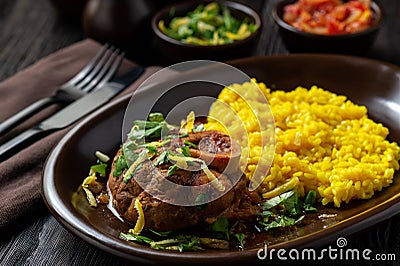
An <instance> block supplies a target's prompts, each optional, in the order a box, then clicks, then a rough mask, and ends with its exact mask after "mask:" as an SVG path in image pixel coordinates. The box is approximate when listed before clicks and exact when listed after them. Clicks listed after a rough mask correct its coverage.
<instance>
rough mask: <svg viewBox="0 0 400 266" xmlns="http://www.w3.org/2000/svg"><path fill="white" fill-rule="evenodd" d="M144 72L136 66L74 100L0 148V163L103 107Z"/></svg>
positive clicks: (140, 67)
mask: <svg viewBox="0 0 400 266" xmlns="http://www.w3.org/2000/svg"><path fill="white" fill-rule="evenodd" d="M143 72H144V67H142V66H136V67H135V68H134V69H132V70H130V71H128V72H127V73H126V74H124V75H122V76H120V77H116V78H114V79H113V80H111V81H110V82H108V83H106V84H105V85H104V87H103V88H101V89H99V90H96V91H94V92H92V93H89V94H88V95H85V96H84V97H82V98H80V99H78V100H76V101H75V102H73V103H71V104H70V105H68V106H67V107H65V108H63V109H62V110H60V111H58V112H57V113H55V114H54V115H52V116H50V117H49V118H47V119H45V120H43V121H42V122H41V123H39V124H38V125H37V126H35V127H33V128H30V129H28V130H26V131H24V132H22V133H21V134H19V135H17V136H16V137H14V138H12V139H10V140H9V141H8V142H6V143H4V144H2V145H1V146H0V162H1V161H4V160H5V159H7V158H8V157H10V156H11V155H13V154H15V153H16V152H18V151H20V150H21V149H23V148H24V147H27V146H28V145H30V144H32V143H33V142H35V141H37V140H38V139H40V138H42V137H44V136H46V135H48V134H50V133H51V132H54V131H56V130H59V129H63V128H65V127H67V126H69V125H71V124H73V123H74V122H76V121H78V120H79V119H80V118H82V117H84V116H86V115H88V114H89V113H91V112H92V111H94V110H96V109H97V108H99V107H101V106H103V105H104V104H105V103H107V102H108V101H109V100H111V99H112V98H113V97H114V96H116V95H117V94H118V93H119V92H121V91H122V90H124V89H125V88H126V87H128V86H129V85H130V84H132V83H133V82H134V81H135V80H137V79H138V78H139V77H140V76H141V75H142V73H143Z"/></svg>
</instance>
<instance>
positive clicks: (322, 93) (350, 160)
mask: <svg viewBox="0 0 400 266" xmlns="http://www.w3.org/2000/svg"><path fill="white" fill-rule="evenodd" d="M254 82H256V81H255V80H253V82H247V83H244V84H233V85H232V86H230V87H229V88H228V87H227V88H224V89H223V90H222V91H221V93H220V95H219V97H218V99H219V100H220V101H221V102H223V103H225V104H226V105H229V106H230V108H231V109H233V110H234V112H233V113H235V115H231V114H227V112H225V111H222V109H221V108H220V107H221V105H220V104H217V102H216V103H215V104H213V106H212V107H211V109H210V116H211V117H221V116H223V117H224V120H223V122H221V121H219V122H216V121H213V120H211V121H210V122H208V123H207V125H206V128H207V129H216V130H223V131H227V128H228V129H229V130H228V131H229V134H232V132H234V131H235V124H237V123H238V121H240V120H241V121H243V125H244V127H245V129H246V131H247V136H245V137H239V138H238V139H237V141H238V142H239V144H241V146H242V153H244V154H245V155H246V156H248V157H246V156H244V157H243V158H245V161H242V164H244V167H243V169H244V173H245V174H246V176H247V177H248V178H249V179H251V178H252V177H253V174H254V171H255V169H256V167H257V166H258V165H262V164H268V162H269V161H270V164H271V168H270V169H269V171H267V172H266V173H265V174H266V176H264V177H263V182H262V183H261V186H260V187H259V188H258V189H259V192H260V193H261V194H262V196H263V197H264V198H271V197H274V196H276V195H278V194H280V193H282V192H284V191H286V190H290V189H295V190H296V191H297V192H298V193H299V194H300V195H303V196H304V195H305V193H307V192H308V191H309V190H316V191H317V192H318V196H319V200H320V201H321V202H322V204H324V205H326V204H329V203H333V204H334V206H336V207H340V205H341V204H342V203H343V202H346V203H348V202H349V201H350V200H352V199H368V198H370V197H372V196H373V195H374V192H375V191H380V190H381V189H382V188H383V187H386V186H389V185H390V184H391V183H392V182H393V177H394V173H395V171H397V170H398V169H399V160H400V148H399V146H398V145H397V144H396V143H394V142H389V141H388V140H386V137H387V135H388V133H389V131H388V129H387V128H386V127H384V126H383V125H382V124H380V123H375V122H374V121H372V120H371V119H369V118H368V115H367V108H366V107H364V106H359V105H356V104H354V103H353V102H351V101H350V100H348V99H347V98H346V97H345V96H342V95H336V94H334V93H332V92H329V91H327V90H324V89H322V88H318V87H316V86H313V87H311V88H309V89H308V88H302V87H298V88H296V89H295V90H293V91H290V92H284V91H279V90H277V91H271V90H270V89H269V88H267V87H266V85H265V84H264V83H257V84H258V86H259V88H260V89H261V92H262V94H263V97H265V98H266V99H267V100H268V102H269V105H270V110H271V111H272V114H273V118H274V120H275V127H274V128H272V129H271V128H265V129H260V128H262V127H260V123H263V122H262V119H260V118H258V120H257V119H256V113H257V112H258V113H257V115H258V116H259V117H264V116H268V112H265V114H263V113H262V111H261V112H260V111H255V112H253V111H252V110H254V108H253V106H256V105H257V104H258V105H259V104H260V102H261V103H262V102H263V99H261V98H260V97H259V96H257V97H258V98H260V99H257V97H253V98H251V97H250V99H248V98H246V95H250V94H251V91H252V90H253V89H252V86H254V84H255V83H254ZM253 88H254V87H253ZM237 92H243V94H241V96H242V97H240V96H239V95H238V93H237ZM257 101H259V102H257ZM265 105H266V104H265ZM264 109H268V106H267V107H265V108H264ZM257 110H260V109H257ZM222 112H223V113H222ZM229 116H231V117H229ZM235 116H236V117H235ZM264 118H265V119H266V121H267V120H268V118H267V117H264ZM258 121H261V122H258ZM221 123H222V124H223V125H224V126H221ZM263 130H265V131H268V130H273V131H274V132H275V135H274V138H275V139H274V141H276V143H274V144H276V145H271V142H268V141H267V142H262V141H261V137H260V136H261V135H262V133H263V132H262V131H263ZM240 142H242V143H240ZM273 146H275V153H274V154H273V156H272V157H271V156H269V154H270V153H264V154H265V155H262V151H263V150H266V149H270V150H271V149H273ZM243 147H244V148H243ZM270 157H271V158H270ZM259 163H260V164H259Z"/></svg>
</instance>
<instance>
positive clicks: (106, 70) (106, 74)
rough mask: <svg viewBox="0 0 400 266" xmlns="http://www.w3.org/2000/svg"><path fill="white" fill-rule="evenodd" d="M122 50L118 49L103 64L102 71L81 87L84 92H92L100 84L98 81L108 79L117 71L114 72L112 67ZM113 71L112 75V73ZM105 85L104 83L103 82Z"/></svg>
mask: <svg viewBox="0 0 400 266" xmlns="http://www.w3.org/2000/svg"><path fill="white" fill-rule="evenodd" d="M119 52H120V50H119V49H116V50H115V51H114V52H113V53H112V54H111V55H110V56H109V58H108V60H107V62H106V63H105V64H104V65H103V66H102V68H101V69H100V71H99V72H98V74H97V75H96V76H94V77H92V80H91V81H90V82H89V83H88V84H86V85H84V86H83V87H81V89H82V90H83V91H84V92H90V91H91V90H92V89H93V88H94V87H95V86H98V83H99V82H100V81H102V80H104V81H106V82H107V81H108V80H109V79H110V78H111V77H112V75H113V74H114V73H115V71H116V70H115V71H114V73H112V69H111V71H110V68H111V66H112V64H113V63H114V60H115V58H116V57H117V56H118V54H119ZM110 73H111V75H110ZM102 85H103V84H102Z"/></svg>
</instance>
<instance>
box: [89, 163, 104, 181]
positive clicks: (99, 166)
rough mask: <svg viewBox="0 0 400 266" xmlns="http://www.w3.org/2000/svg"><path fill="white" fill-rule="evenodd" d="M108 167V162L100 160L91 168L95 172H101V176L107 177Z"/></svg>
mask: <svg viewBox="0 0 400 266" xmlns="http://www.w3.org/2000/svg"><path fill="white" fill-rule="evenodd" d="M106 168H107V164H106V163H103V162H101V161H100V162H99V163H98V164H95V165H92V166H91V167H90V169H91V170H92V171H93V172H96V173H99V174H100V175H101V176H103V177H105V176H106Z"/></svg>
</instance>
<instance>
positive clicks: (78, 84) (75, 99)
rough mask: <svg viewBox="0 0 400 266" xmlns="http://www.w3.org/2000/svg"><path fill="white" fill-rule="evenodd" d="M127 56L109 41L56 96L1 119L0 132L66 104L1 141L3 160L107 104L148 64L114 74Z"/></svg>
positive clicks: (0, 156) (136, 77) (0, 159)
mask: <svg viewBox="0 0 400 266" xmlns="http://www.w3.org/2000/svg"><path fill="white" fill-rule="evenodd" d="M123 59H124V53H123V52H121V51H120V50H119V49H116V48H115V47H113V46H110V45H109V44H105V45H104V46H103V47H102V49H101V50H100V51H99V52H98V53H97V54H96V55H95V57H94V58H93V59H92V60H91V61H90V62H89V63H88V64H87V65H86V66H85V67H84V68H83V69H82V70H81V71H80V72H78V73H77V74H76V75H75V76H74V77H73V78H72V79H70V80H69V81H67V82H65V83H64V84H62V85H61V86H60V87H59V88H58V89H57V91H56V92H55V94H54V95H53V96H50V97H47V98H43V99H41V100H39V101H37V102H35V103H33V104H31V105H30V106H28V107H27V108H25V109H24V110H22V111H20V112H19V113H17V114H15V115H14V116H12V117H10V118H9V119H7V120H5V121H4V122H2V123H0V135H3V134H5V133H7V132H8V131H9V130H10V129H11V128H13V127H14V126H16V125H18V124H19V123H21V122H22V121H24V120H25V119H27V118H29V117H30V116H32V115H33V114H35V113H36V112H38V111H40V110H42V109H44V108H45V107H47V106H49V105H51V104H56V103H57V104H62V105H63V108H62V109H61V110H59V111H58V112H56V113H55V114H53V115H51V116H50V117H48V118H46V119H45V120H43V121H41V122H40V123H39V124H38V125H37V126H35V127H33V128H30V129H28V130H26V131H24V132H22V133H21V134H19V135H17V136H15V137H13V138H12V139H10V140H8V141H7V142H5V143H1V144H0V161H4V160H6V159H7V158H9V157H10V156H12V155H13V154H15V153H16V152H18V151H20V150H21V149H23V148H25V147H27V146H28V145H30V144H32V143H33V142H35V141H37V140H38V139H40V138H42V137H44V136H46V135H48V134H49V133H51V132H54V131H56V130H59V129H63V128H65V127H67V126H69V125H71V124H73V123H74V122H76V121H78V120H79V119H80V118H82V117H84V116H86V115H88V114H89V113H91V112H92V111H94V110H96V109H98V108H99V107H101V106H103V105H104V104H106V103H107V102H108V101H109V100H111V99H112V98H113V97H114V96H116V95H117V94H118V93H119V92H121V91H122V90H124V89H125V88H127V87H128V86H129V85H130V84H132V83H133V82H134V81H135V80H137V79H138V78H139V77H140V76H141V74H142V73H143V72H144V67H142V66H136V67H134V68H133V69H132V70H130V71H128V72H127V73H125V74H124V75H122V76H120V77H114V75H115V73H116V72H117V70H118V69H119V67H120V65H121V63H122V61H123Z"/></svg>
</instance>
